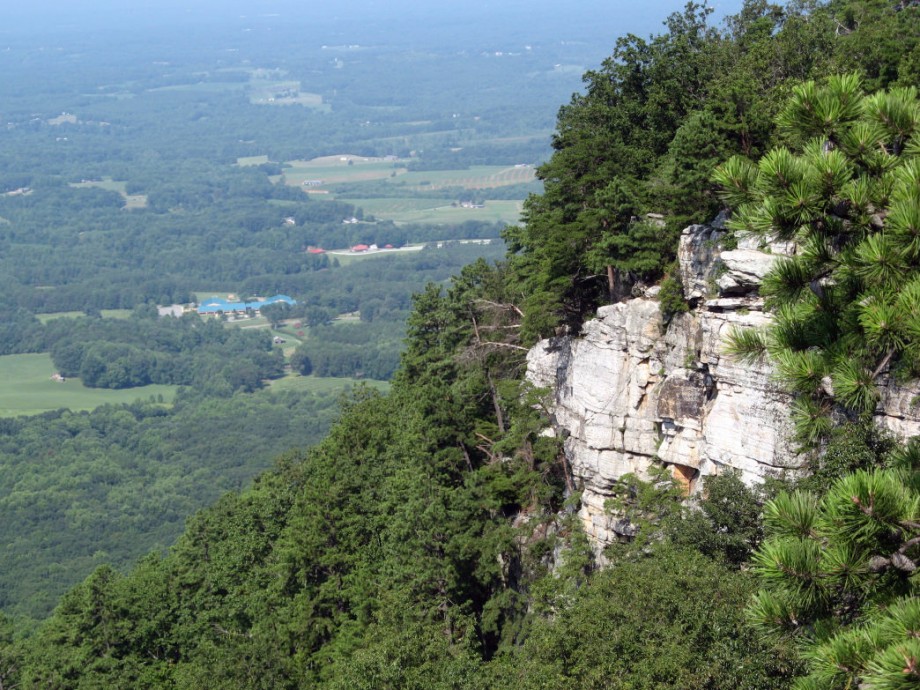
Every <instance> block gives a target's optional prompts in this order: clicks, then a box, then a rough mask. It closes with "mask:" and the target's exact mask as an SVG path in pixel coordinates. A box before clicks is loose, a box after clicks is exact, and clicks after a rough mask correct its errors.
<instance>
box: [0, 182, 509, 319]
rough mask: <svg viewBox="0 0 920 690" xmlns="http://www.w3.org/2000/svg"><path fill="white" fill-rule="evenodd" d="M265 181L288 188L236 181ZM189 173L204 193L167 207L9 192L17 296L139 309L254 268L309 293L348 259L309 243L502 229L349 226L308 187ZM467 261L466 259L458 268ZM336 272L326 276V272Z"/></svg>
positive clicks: (29, 303) (94, 193)
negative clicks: (279, 194)
mask: <svg viewBox="0 0 920 690" xmlns="http://www.w3.org/2000/svg"><path fill="white" fill-rule="evenodd" d="M206 168H207V170H206V172H207V176H206V177H207V178H208V179H209V180H211V181H212V182H211V183H209V184H214V185H218V186H221V185H220V181H221V179H223V178H222V176H223V175H224V174H225V171H224V170H223V169H221V168H218V167H209V166H206ZM230 170H231V172H232V171H233V170H234V169H232V168H231V169H230ZM160 172H161V173H162V172H163V171H160ZM196 172H205V171H200V170H199V171H196ZM232 175H233V176H239V175H241V174H240V173H239V172H232ZM195 179H197V177H196V178H195ZM215 180H216V181H215ZM224 181H225V182H226V181H227V180H224ZM254 181H258V182H264V183H265V184H266V185H268V187H269V188H270V190H277V189H285V188H283V187H272V186H271V185H270V184H269V183H268V182H267V180H265V179H264V177H263V176H260V175H256V176H255V177H252V176H250V175H245V176H241V178H240V179H239V180H238V181H236V182H235V183H234V184H238V185H239V186H240V187H241V188H248V187H249V185H250V184H254ZM184 184H185V183H184V182H182V183H178V182H177V183H175V189H174V191H175V192H176V194H178V193H179V192H180V191H181V193H182V194H189V195H190V196H189V198H190V199H193V200H194V203H192V202H190V203H189V204H188V205H184V204H183V202H181V200H180V199H179V198H178V197H173V196H171V197H170V200H169V201H168V202H164V203H165V204H166V205H167V206H169V208H168V209H163V210H162V211H156V210H155V209H154V208H150V209H135V210H131V211H125V210H122V209H121V197H120V196H119V195H118V194H116V193H114V192H107V191H103V190H99V189H92V188H90V189H74V188H70V187H68V186H66V185H60V184H55V185H51V186H48V187H36V188H35V189H34V191H33V193H32V194H30V195H27V196H13V197H7V196H0V217H2V218H4V219H5V220H6V221H8V222H6V223H0V249H2V252H0V269H2V276H3V277H2V278H0V286H2V287H3V289H4V294H5V295H6V297H7V302H8V303H13V304H16V305H18V306H21V307H24V308H26V309H29V310H31V311H35V312H55V311H72V310H83V309H85V308H95V309H117V308H128V309H130V308H133V307H135V306H137V305H139V304H143V303H144V302H146V301H149V300H153V301H156V302H157V303H159V304H172V303H177V302H188V301H191V299H190V297H189V295H190V293H192V292H193V291H195V290H198V289H200V288H201V286H203V285H204V286H209V287H212V288H214V289H218V288H220V287H223V289H226V290H228V291H231V290H238V289H240V285H241V284H242V285H243V289H248V286H247V285H246V281H247V280H249V279H253V280H258V281H259V283H260V285H261V286H262V287H260V288H259V290H260V291H261V292H264V293H266V294H274V293H278V292H287V293H301V291H302V290H305V289H306V288H305V284H310V283H311V281H312V279H313V278H314V277H315V276H312V274H314V273H316V272H318V271H323V270H324V269H327V268H335V267H336V266H337V263H338V261H337V260H336V259H335V258H334V257H328V256H324V255H312V254H308V253H307V252H306V249H307V247H311V246H319V247H325V248H327V249H335V248H344V247H350V246H353V245H355V244H359V243H363V244H377V245H379V246H381V247H383V246H385V245H386V244H391V245H393V246H396V247H399V246H402V245H404V244H407V243H414V242H430V241H441V240H445V239H448V240H449V239H467V238H483V237H485V238H496V239H497V238H498V236H499V234H500V229H501V228H500V226H499V225H497V224H495V223H486V222H477V221H467V222H464V223H460V224H457V225H454V226H418V225H407V226H396V225H394V224H393V223H391V222H379V223H359V224H349V225H346V224H343V223H342V220H343V219H345V218H350V217H351V216H353V215H354V214H355V213H357V212H358V211H357V210H356V209H355V208H354V207H353V206H351V205H350V204H347V203H344V202H336V201H310V200H309V199H308V197H306V195H304V194H302V193H301V192H299V191H297V190H293V191H294V193H295V194H297V195H299V197H300V199H298V200H296V201H291V200H282V199H276V198H269V199H263V198H261V197H259V196H258V195H256V196H251V195H250V196H246V195H242V194H237V193H235V192H232V190H231V191H221V192H218V191H216V190H217V187H215V188H209V189H205V188H204V187H203V186H202V185H201V184H198V183H195V184H190V185H189V187H188V188H187V189H184V187H183V185H184ZM254 186H257V185H254ZM183 190H184V191H183ZM206 200H208V201H206ZM151 203H154V202H151ZM173 204H178V205H173ZM287 218H292V219H294V224H293V225H291V224H288V223H287V222H286V220H285V219H287ZM460 265H462V264H461V263H455V264H454V271H456V270H457V268H459V266H460ZM255 276H258V278H254V277H255ZM343 279H344V280H346V281H347V280H348V279H347V278H344V277H343ZM328 280H329V279H328V277H327V276H324V278H323V279H322V281H320V282H323V281H328ZM340 280H341V279H340Z"/></svg>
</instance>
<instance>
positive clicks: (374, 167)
mask: <svg viewBox="0 0 920 690" xmlns="http://www.w3.org/2000/svg"><path fill="white" fill-rule="evenodd" d="M405 162H406V161H403V160H401V161H387V160H382V159H380V158H362V157H360V156H352V155H346V154H342V155H340V156H324V157H322V158H314V159H313V160H309V161H297V160H295V161H288V163H287V164H286V165H287V166H288V167H286V168H285V170H284V180H285V184H288V185H291V186H294V187H302V186H303V183H304V182H305V181H307V180H314V181H316V184H314V185H311V187H310V188H311V189H321V188H324V187H328V186H329V185H334V184H340V183H358V182H369V181H372V180H384V181H386V182H392V183H393V184H401V185H406V186H408V188H409V189H410V190H411V191H431V190H438V189H446V188H450V187H462V188H464V189H489V188H492V187H504V186H507V185H513V184H526V183H528V182H532V181H533V180H534V179H535V173H534V168H533V167H531V166H516V165H513V166H503V165H478V166H472V167H470V168H468V169H466V170H425V171H416V172H409V170H408V169H407V168H406V167H405V165H404V164H405Z"/></svg>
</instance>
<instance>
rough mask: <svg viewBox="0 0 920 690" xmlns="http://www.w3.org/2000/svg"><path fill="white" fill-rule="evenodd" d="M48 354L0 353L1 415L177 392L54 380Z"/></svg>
mask: <svg viewBox="0 0 920 690" xmlns="http://www.w3.org/2000/svg"><path fill="white" fill-rule="evenodd" d="M55 371H56V369H55V367H54V362H52V361H51V355H48V354H46V353H42V354H28V355H4V356H2V357H0V417H17V416H19V415H31V414H39V413H41V412H48V411H50V410H57V409H60V408H68V409H71V410H74V411H79V410H93V409H95V408H97V407H99V406H100V405H105V404H120V403H130V402H134V401H135V400H149V399H150V398H151V396H153V397H154V398H155V399H158V398H157V396H160V395H162V396H163V400H164V402H166V403H171V402H172V400H173V399H174V398H175V396H176V389H177V387H176V386H163V385H152V386H141V387H139V388H124V389H120V390H111V389H108V388H87V387H86V386H84V385H83V383H82V382H81V381H80V379H67V380H66V381H63V382H62V381H55V380H53V379H52V378H51V377H52V375H53V374H54V373H55Z"/></svg>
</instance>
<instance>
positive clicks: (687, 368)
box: [528, 225, 920, 548]
mask: <svg viewBox="0 0 920 690" xmlns="http://www.w3.org/2000/svg"><path fill="white" fill-rule="evenodd" d="M720 235H721V233H720V231H719V230H717V229H714V228H712V227H709V226H700V225H695V226H691V227H689V228H687V229H686V230H685V231H684V233H683V236H682V237H681V243H680V251H679V259H680V271H681V278H682V281H683V285H684V290H685V295H686V296H687V298H688V300H689V301H690V302H691V305H692V306H693V308H692V309H691V310H690V311H689V312H688V313H685V314H680V315H677V316H675V317H674V318H673V319H671V321H670V323H665V322H664V320H663V317H662V314H661V310H660V308H659V304H658V302H657V300H655V299H652V298H649V297H640V298H636V299H632V300H629V301H626V302H621V303H618V304H612V305H609V306H605V307H601V308H600V309H599V310H598V312H597V317H596V318H595V319H591V320H589V321H587V322H586V323H585V324H584V326H583V327H582V332H581V334H579V335H578V336H577V337H574V336H565V337H559V338H553V339H550V340H544V341H542V342H540V343H538V344H537V345H536V346H535V347H534V348H533V349H532V350H531V351H530V353H529V355H528V377H529V379H530V380H531V381H532V382H533V383H534V384H535V385H537V386H540V387H546V388H548V389H550V390H551V391H552V404H551V410H552V414H553V426H554V431H555V433H556V434H557V435H559V436H561V437H562V438H564V449H565V453H566V456H567V458H568V461H569V465H570V467H571V471H572V474H573V479H574V480H575V483H576V484H577V485H579V486H580V487H581V488H582V505H581V511H580V517H581V519H582V521H583V523H584V526H585V529H586V531H587V533H588V535H589V536H590V537H591V538H592V540H593V541H594V542H595V544H596V545H597V546H598V548H601V547H603V546H604V545H606V544H608V543H610V542H612V541H614V540H616V539H617V538H618V535H622V532H623V525H622V524H621V522H620V521H619V520H618V519H617V518H616V517H615V516H613V515H610V514H609V513H608V511H607V510H605V505H604V504H605V502H606V501H607V500H608V499H609V498H611V497H613V496H614V495H615V494H616V492H617V490H618V480H619V478H620V477H622V476H623V475H625V474H628V473H637V474H639V475H644V474H645V473H647V471H648V470H649V468H650V467H651V466H652V465H653V464H661V465H664V466H665V467H668V468H670V470H671V471H672V473H673V474H674V476H675V478H677V479H678V480H679V481H681V482H682V483H684V485H685V487H686V490H687V491H688V493H693V492H694V491H696V490H698V488H699V485H700V482H699V479H700V477H702V476H705V475H710V474H717V473H719V472H723V471H725V470H727V469H732V470H737V471H738V472H740V474H741V476H742V478H743V479H744V480H745V481H746V482H748V483H754V482H758V481H762V480H763V478H764V477H766V476H767V475H769V474H779V473H782V472H795V471H797V470H799V469H800V468H801V464H802V459H801V458H800V457H799V456H797V455H796V453H795V449H794V447H793V446H792V444H791V443H790V440H789V439H790V437H791V423H790V420H789V407H790V404H791V402H792V399H791V397H790V396H789V394H787V393H786V392H785V391H783V390H782V389H781V388H780V387H779V386H778V385H777V384H776V382H775V381H774V379H773V376H772V371H771V368H770V365H769V363H768V362H766V361H763V362H759V363H754V364H745V363H741V362H738V361H736V360H734V359H732V358H730V357H727V356H726V355H725V354H724V352H723V342H724V341H725V337H726V335H727V333H728V332H729V331H730V330H731V329H732V328H736V327H737V328H744V327H752V326H762V325H764V324H766V323H767V322H768V321H769V319H770V317H769V315H768V314H765V313H764V311H763V301H762V300H761V298H760V297H759V296H758V295H757V289H758V287H759V284H760V281H761V280H762V278H763V276H764V275H765V274H766V272H767V271H768V270H769V267H770V266H771V265H772V264H773V262H774V261H776V260H777V258H778V256H779V255H780V254H781V253H783V252H785V251H789V250H790V248H789V247H784V246H774V247H771V248H770V251H767V252H765V251H760V250H758V249H757V247H756V245H753V246H752V243H750V242H748V243H742V244H741V246H740V247H739V248H738V249H735V250H731V251H722V252H720V251H719V249H718V239H719V237H720ZM650 292H651V291H650ZM918 393H920V387H917V386H913V387H910V388H905V387H898V386H895V385H894V384H891V385H883V387H882V400H881V402H880V404H879V407H878V409H877V413H876V417H877V421H878V423H879V424H880V425H882V426H885V427H887V428H889V429H891V430H892V431H894V432H895V433H897V434H899V435H902V436H910V435H916V434H918V433H920V410H918V409H916V408H914V407H913V405H912V403H913V400H914V398H915V397H916V396H917V395H918Z"/></svg>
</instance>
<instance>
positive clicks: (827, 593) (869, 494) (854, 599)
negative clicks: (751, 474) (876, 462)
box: [748, 443, 920, 690]
mask: <svg viewBox="0 0 920 690" xmlns="http://www.w3.org/2000/svg"><path fill="white" fill-rule="evenodd" d="M918 458H920V445H918V444H917V443H912V444H910V445H909V446H908V447H907V448H906V449H904V450H902V451H901V452H900V454H899V455H897V456H896V461H895V465H894V466H893V467H891V468H886V469H874V470H859V471H857V472H854V473H852V474H848V475H846V476H844V477H841V478H840V479H838V480H837V481H836V482H835V483H834V484H833V486H832V487H831V488H830V490H829V491H828V492H827V494H825V495H824V497H823V498H819V497H818V496H816V495H814V494H811V493H808V492H801V491H800V492H795V493H791V494H790V493H784V494H780V496H778V497H777V498H776V499H775V500H774V501H772V502H770V503H768V504H767V505H766V506H765V509H764V523H765V528H766V532H767V536H768V538H767V539H766V541H765V542H764V543H763V545H762V546H761V547H760V549H759V550H758V551H757V553H756V554H755V556H754V563H755V566H754V570H755V572H756V574H757V575H758V576H759V577H760V580H761V584H762V587H763V589H761V591H760V592H759V593H758V594H757V595H756V596H755V597H754V599H753V602H752V604H751V605H750V607H749V609H748V614H749V618H750V620H751V621H752V622H753V624H754V625H755V627H757V628H758V629H760V630H761V631H762V632H764V633H766V634H767V635H768V636H773V637H780V638H783V637H792V638H793V639H798V641H799V642H800V643H801V644H802V646H801V649H802V651H803V656H804V658H805V660H806V661H807V663H808V666H809V673H808V675H807V676H805V677H804V678H800V679H799V680H798V681H797V684H796V685H795V686H794V687H795V688H797V689H798V690H819V689H820V690H825V689H826V690H837V689H838V688H839V689H841V690H842V689H844V688H857V687H858V688H866V689H876V690H882V689H885V690H893V689H894V688H918V687H920V644H918V641H917V639H918V635H920V599H918V598H917V596H916V595H917V590H916V573H917V559H918V557H920V522H918V519H920V493H918V490H917V489H918V483H917V482H918V472H917V467H918V463H917V460H918Z"/></svg>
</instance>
